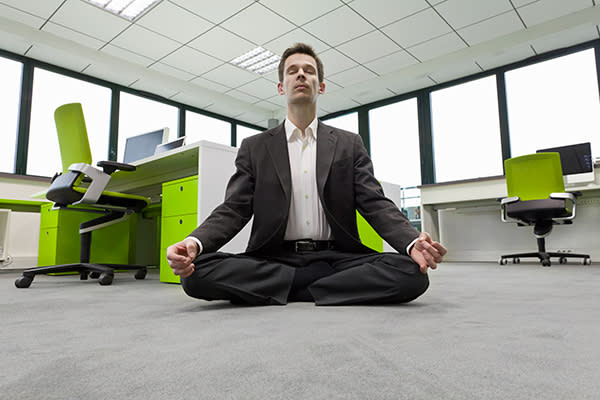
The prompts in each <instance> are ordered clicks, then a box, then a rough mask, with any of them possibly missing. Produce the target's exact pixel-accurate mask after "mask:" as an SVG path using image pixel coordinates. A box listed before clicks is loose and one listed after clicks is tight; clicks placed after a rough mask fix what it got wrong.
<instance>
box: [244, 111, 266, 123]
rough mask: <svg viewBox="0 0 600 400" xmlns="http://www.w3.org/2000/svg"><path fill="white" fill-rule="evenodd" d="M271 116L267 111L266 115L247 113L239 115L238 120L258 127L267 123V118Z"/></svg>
mask: <svg viewBox="0 0 600 400" xmlns="http://www.w3.org/2000/svg"><path fill="white" fill-rule="evenodd" d="M267 114H270V113H269V111H268V110H265V113H255V112H249V111H247V112H245V113H242V114H239V115H238V116H237V117H236V118H237V119H239V120H242V121H244V122H248V123H250V124H254V125H258V124H259V123H263V124H264V122H265V121H266V119H267V117H269V115H267Z"/></svg>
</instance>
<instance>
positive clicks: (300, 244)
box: [294, 240, 317, 252]
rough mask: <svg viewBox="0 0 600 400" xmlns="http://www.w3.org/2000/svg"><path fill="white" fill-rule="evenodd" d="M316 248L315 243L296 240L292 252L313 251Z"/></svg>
mask: <svg viewBox="0 0 600 400" xmlns="http://www.w3.org/2000/svg"><path fill="white" fill-rule="evenodd" d="M316 248H317V244H316V243H315V242H312V241H309V240H297V241H296V242H295V243H294V251H296V252H299V251H314V250H315V249H316Z"/></svg>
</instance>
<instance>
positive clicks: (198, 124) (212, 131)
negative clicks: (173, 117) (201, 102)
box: [185, 111, 239, 146]
mask: <svg viewBox="0 0 600 400" xmlns="http://www.w3.org/2000/svg"><path fill="white" fill-rule="evenodd" d="M238 129H239V126H238ZM185 136H186V140H187V142H188V143H193V142H197V141H200V140H208V141H210V142H215V143H221V144H225V145H227V146H231V124H230V123H229V122H225V121H221V120H220V119H216V118H211V117H207V116H206V115H202V114H198V113H195V112H191V111H186V113H185Z"/></svg>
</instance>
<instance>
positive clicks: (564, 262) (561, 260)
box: [558, 257, 567, 264]
mask: <svg viewBox="0 0 600 400" xmlns="http://www.w3.org/2000/svg"><path fill="white" fill-rule="evenodd" d="M558 263H559V264H566V263H567V257H561V258H559V259H558Z"/></svg>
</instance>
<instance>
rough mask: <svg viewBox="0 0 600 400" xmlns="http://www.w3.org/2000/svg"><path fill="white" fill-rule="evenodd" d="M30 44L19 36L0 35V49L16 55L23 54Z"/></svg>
mask: <svg viewBox="0 0 600 400" xmlns="http://www.w3.org/2000/svg"><path fill="white" fill-rule="evenodd" d="M32 44H33V43H32V42H31V41H29V40H25V39H23V38H22V37H21V36H16V35H12V34H9V33H4V32H3V33H2V35H0V49H4V50H8V51H10V52H13V53H16V54H21V55H23V54H25V52H26V51H27V49H29V47H31V45H32Z"/></svg>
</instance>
